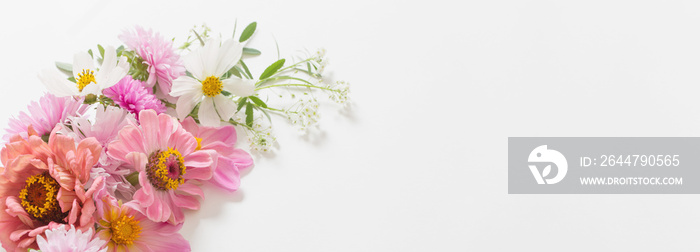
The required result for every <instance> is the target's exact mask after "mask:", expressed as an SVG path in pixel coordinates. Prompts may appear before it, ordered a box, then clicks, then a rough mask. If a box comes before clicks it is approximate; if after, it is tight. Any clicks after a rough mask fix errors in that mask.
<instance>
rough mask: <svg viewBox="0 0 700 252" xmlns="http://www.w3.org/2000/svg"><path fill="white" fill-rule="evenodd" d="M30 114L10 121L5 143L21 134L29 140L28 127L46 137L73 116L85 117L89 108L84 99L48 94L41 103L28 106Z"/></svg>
mask: <svg viewBox="0 0 700 252" xmlns="http://www.w3.org/2000/svg"><path fill="white" fill-rule="evenodd" d="M27 109H28V110H29V114H27V113H25V112H21V113H20V114H19V117H18V118H14V117H13V118H11V119H10V120H9V128H8V129H7V134H6V135H5V136H4V137H3V139H4V140H5V141H7V140H9V139H10V137H11V136H13V135H15V134H20V135H21V136H22V137H24V138H27V127H29V125H32V127H33V128H34V130H36V132H37V133H38V134H39V136H43V135H46V134H48V133H50V132H51V130H52V129H53V128H54V126H56V124H59V123H64V122H66V119H67V118H68V117H71V116H83V114H84V113H85V112H86V111H87V109H88V106H87V105H84V104H83V99H82V98H80V99H76V98H73V97H56V96H54V95H52V94H49V93H46V94H44V96H42V97H41V98H40V99H39V102H38V103H37V102H35V101H34V102H32V103H30V104H29V106H27Z"/></svg>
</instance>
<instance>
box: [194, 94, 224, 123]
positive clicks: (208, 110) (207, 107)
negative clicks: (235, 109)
mask: <svg viewBox="0 0 700 252" xmlns="http://www.w3.org/2000/svg"><path fill="white" fill-rule="evenodd" d="M199 123H201V124H202V125H203V126H208V127H219V125H220V124H221V118H220V117H219V115H218V114H217V113H216V109H215V108H214V99H212V98H211V97H205V98H204V100H202V104H201V105H199Z"/></svg>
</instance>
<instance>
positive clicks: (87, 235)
mask: <svg viewBox="0 0 700 252" xmlns="http://www.w3.org/2000/svg"><path fill="white" fill-rule="evenodd" d="M67 226H68V225H61V226H59V227H58V228H56V229H54V230H48V229H47V230H46V232H45V233H44V234H45V235H46V239H44V237H42V236H37V243H38V245H39V250H41V252H106V251H107V248H105V247H104V246H105V245H106V244H107V241H105V240H102V239H100V238H97V237H95V236H94V230H93V229H92V228H90V229H88V230H87V231H85V232H83V231H82V230H78V229H76V228H75V227H74V226H73V225H71V226H70V229H68V230H66V227H67ZM36 251H37V250H32V252H36Z"/></svg>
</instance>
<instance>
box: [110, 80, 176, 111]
mask: <svg viewBox="0 0 700 252" xmlns="http://www.w3.org/2000/svg"><path fill="white" fill-rule="evenodd" d="M102 93H103V94H104V95H105V96H107V97H109V98H110V99H112V100H113V101H114V103H115V104H117V105H119V107H121V108H123V109H125V110H127V111H129V112H131V113H134V114H135V115H137V117H136V118H137V119H138V114H139V112H141V111H142V110H146V109H153V110H155V111H156V112H158V113H163V112H165V105H163V103H162V102H161V101H160V100H158V98H156V96H155V95H153V94H151V93H149V92H148V90H146V88H145V87H144V86H143V82H142V81H140V80H134V79H132V78H131V76H129V75H127V76H126V77H124V78H123V79H122V80H120V81H119V82H118V83H117V84H116V85H114V86H112V87H110V88H108V89H105V90H103V91H102Z"/></svg>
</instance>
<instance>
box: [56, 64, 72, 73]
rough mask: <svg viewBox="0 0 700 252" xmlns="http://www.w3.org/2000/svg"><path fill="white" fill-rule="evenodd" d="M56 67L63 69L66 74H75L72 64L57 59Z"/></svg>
mask: <svg viewBox="0 0 700 252" xmlns="http://www.w3.org/2000/svg"><path fill="white" fill-rule="evenodd" d="M56 67H57V68H58V70H61V71H62V72H64V73H65V74H68V75H73V65H71V64H68V63H64V62H58V61H57V62H56Z"/></svg>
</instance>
